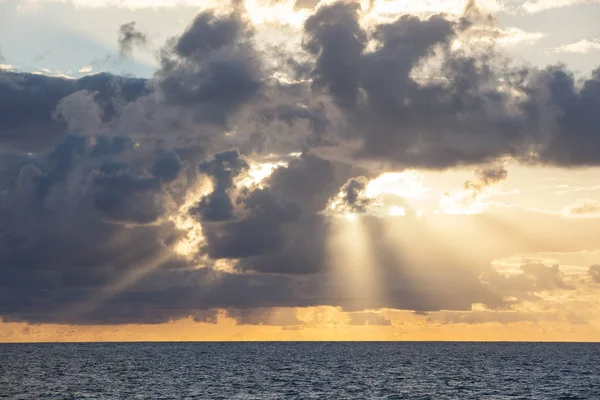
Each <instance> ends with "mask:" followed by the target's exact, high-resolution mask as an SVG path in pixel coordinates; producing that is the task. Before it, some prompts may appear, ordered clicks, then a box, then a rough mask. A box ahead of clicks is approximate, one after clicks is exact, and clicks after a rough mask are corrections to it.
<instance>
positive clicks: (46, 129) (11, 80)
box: [0, 71, 146, 151]
mask: <svg viewBox="0 0 600 400" xmlns="http://www.w3.org/2000/svg"><path fill="white" fill-rule="evenodd" d="M145 82H146V81H145V80H144V79H134V78H123V77H117V76H112V75H109V74H98V75H93V76H87V77H84V78H81V79H77V80H74V79H64V78H55V77H47V76H43V75H32V74H25V73H12V72H6V71H5V72H2V71H0V146H2V147H5V148H12V149H18V150H22V151H38V150H40V149H44V148H47V147H48V146H51V145H53V144H55V143H57V142H58V141H59V140H60V139H61V138H63V137H64V136H65V135H66V134H67V133H68V126H67V124H66V123H65V122H68V121H65V120H64V119H63V118H54V116H61V115H65V112H67V114H66V115H67V116H68V115H71V116H72V118H75V115H74V114H68V111H66V108H65V110H63V111H64V112H59V114H58V115H57V114H56V109H57V106H59V104H60V102H61V100H63V99H65V98H67V96H69V95H72V94H74V93H77V92H80V91H86V92H87V93H94V99H95V101H96V103H97V105H98V107H99V109H100V110H101V111H102V118H103V119H104V121H107V120H109V119H111V118H113V117H114V116H115V114H116V112H117V108H118V107H119V102H128V101H131V100H133V99H135V98H137V97H138V96H140V95H141V94H142V93H143V92H144V90H145ZM68 105H69V103H63V106H68ZM71 105H76V104H71ZM77 117H78V118H79V121H85V119H84V118H83V116H81V115H77ZM78 127H79V126H78Z"/></svg>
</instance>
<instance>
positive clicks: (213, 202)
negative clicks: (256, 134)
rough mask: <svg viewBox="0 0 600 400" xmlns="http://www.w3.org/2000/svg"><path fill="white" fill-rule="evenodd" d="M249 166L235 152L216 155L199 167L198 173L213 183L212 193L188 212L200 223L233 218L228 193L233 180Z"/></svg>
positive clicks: (231, 187) (232, 207)
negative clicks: (206, 176)
mask: <svg viewBox="0 0 600 400" xmlns="http://www.w3.org/2000/svg"><path fill="white" fill-rule="evenodd" d="M249 167H250V166H249V165H248V163H247V162H246V160H244V159H243V158H242V157H241V156H240V154H239V153H238V152H237V150H232V151H226V152H223V153H219V154H216V155H215V157H214V159H213V160H212V161H207V162H203V163H202V164H200V165H199V167H198V169H199V170H200V172H202V173H204V174H206V175H208V176H209V177H211V178H212V181H213V185H214V187H213V191H212V193H210V194H208V195H206V196H204V197H203V198H202V199H201V200H200V202H198V204H196V205H195V206H194V207H193V208H192V210H191V211H190V212H191V213H192V214H193V215H196V216H197V217H198V219H199V220H201V221H227V220H230V219H232V218H233V212H234V205H233V201H232V199H231V194H230V191H231V190H232V189H233V188H234V182H233V180H234V178H236V177H237V176H238V175H240V174H241V173H242V172H244V171H246V170H247V169H248V168H249Z"/></svg>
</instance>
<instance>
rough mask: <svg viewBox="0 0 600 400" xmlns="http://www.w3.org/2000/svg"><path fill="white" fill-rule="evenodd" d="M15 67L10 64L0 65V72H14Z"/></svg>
mask: <svg viewBox="0 0 600 400" xmlns="http://www.w3.org/2000/svg"><path fill="white" fill-rule="evenodd" d="M14 69H15V67H14V66H12V65H10V64H0V71H14Z"/></svg>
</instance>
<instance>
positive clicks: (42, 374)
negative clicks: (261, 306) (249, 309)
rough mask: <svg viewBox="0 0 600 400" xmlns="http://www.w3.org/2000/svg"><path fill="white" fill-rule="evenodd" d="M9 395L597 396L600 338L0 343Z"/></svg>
mask: <svg viewBox="0 0 600 400" xmlns="http://www.w3.org/2000/svg"><path fill="white" fill-rule="evenodd" d="M0 398H9V399H600V345H597V344H526V343H520V344H519V343H514V344H509V343H139V344H23V345H0Z"/></svg>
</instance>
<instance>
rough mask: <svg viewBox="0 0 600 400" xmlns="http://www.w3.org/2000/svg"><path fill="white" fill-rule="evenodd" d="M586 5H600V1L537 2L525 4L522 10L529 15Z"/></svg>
mask: <svg viewBox="0 0 600 400" xmlns="http://www.w3.org/2000/svg"><path fill="white" fill-rule="evenodd" d="M586 3H600V0H535V1H527V2H525V4H523V6H522V8H523V10H524V11H525V12H528V13H538V12H541V11H546V10H551V9H554V8H563V7H568V6H572V5H576V4H586Z"/></svg>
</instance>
